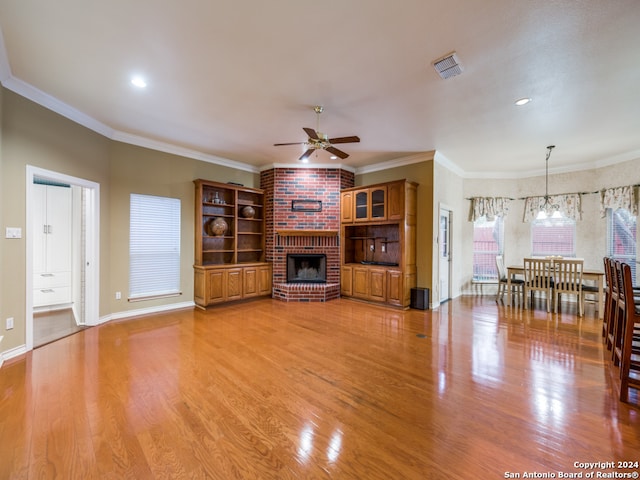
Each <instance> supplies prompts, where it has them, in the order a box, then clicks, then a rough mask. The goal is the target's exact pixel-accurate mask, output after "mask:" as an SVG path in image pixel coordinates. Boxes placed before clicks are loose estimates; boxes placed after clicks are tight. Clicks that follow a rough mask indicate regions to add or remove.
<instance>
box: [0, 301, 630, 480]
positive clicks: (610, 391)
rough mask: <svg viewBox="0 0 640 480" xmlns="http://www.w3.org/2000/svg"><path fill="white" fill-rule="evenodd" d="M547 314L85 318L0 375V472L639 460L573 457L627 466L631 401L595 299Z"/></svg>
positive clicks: (86, 475)
mask: <svg viewBox="0 0 640 480" xmlns="http://www.w3.org/2000/svg"><path fill="white" fill-rule="evenodd" d="M563 307H564V312H562V313H559V314H553V313H551V314H547V312H546V311H545V309H544V305H542V304H540V305H538V306H537V308H536V309H534V310H527V311H524V310H521V309H518V308H513V309H512V308H510V307H504V306H502V305H498V304H496V302H495V301H494V298H493V297H462V298H458V299H455V300H453V301H450V302H448V303H446V304H445V305H443V306H442V307H441V309H440V310H436V311H433V312H432V311H420V310H409V311H398V310H394V309H390V308H384V307H376V306H371V305H367V304H364V303H359V302H356V301H353V300H347V299H340V300H334V301H330V302H327V303H314V304H297V303H283V302H279V301H274V300H271V299H260V300H255V301H251V302H248V303H242V304H236V305H226V306H218V307H215V308H212V309H210V310H208V311H200V310H182V311H178V312H172V313H166V314H161V315H151V316H145V317H140V318H136V319H129V320H126V321H120V322H116V321H114V322H110V323H107V324H105V325H102V326H100V327H93V328H88V329H85V330H83V331H81V332H79V333H76V334H74V335H71V336H69V337H66V338H64V339H61V340H59V341H56V342H53V343H50V344H48V345H45V346H43V347H41V348H38V349H36V350H33V351H32V352H29V353H28V354H26V355H25V356H23V357H21V358H17V359H13V360H10V361H7V362H5V364H4V366H3V367H2V369H0V478H2V479H9V478H17V479H20V478H64V479H80V478H82V479H90V478H96V479H120V478H132V479H147V478H162V479H165V478H166V479H181V478H185V479H197V478H214V479H225V480H227V479H235V478H239V479H272V478H273V479H289V478H291V479H313V478H340V479H422V478H434V479H439V478H443V479H444V478H446V479H471V478H473V479H493V478H496V479H497V478H517V477H516V476H512V477H509V476H508V475H509V474H510V473H512V474H516V473H518V474H520V475H521V477H520V478H526V477H522V475H524V473H525V472H528V473H529V474H531V473H532V472H536V473H547V472H553V473H555V474H556V477H555V478H558V472H569V473H583V474H584V475H586V474H587V473H588V472H600V471H601V472H607V473H611V472H619V473H624V472H632V471H640V468H632V469H619V468H617V467H615V466H614V468H604V467H605V466H600V467H598V468H593V467H587V468H581V467H580V466H575V463H576V462H617V461H632V462H637V461H639V460H640V409H638V407H637V406H632V405H628V404H623V403H620V402H619V401H618V400H617V393H616V392H615V385H616V382H615V380H616V373H617V372H615V370H613V369H610V366H609V361H608V360H604V359H603V357H604V352H603V346H602V341H601V336H600V328H601V321H600V320H598V319H597V318H595V317H594V313H593V307H592V306H588V307H587V312H586V316H585V317H584V318H583V319H579V318H578V317H576V316H575V312H573V311H572V310H571V307H566V306H564V305H563ZM567 310H569V311H567ZM605 351H606V349H605ZM633 401H634V402H636V403H637V402H638V397H637V395H636V396H635V397H634V398H633ZM530 478H531V477H530ZM594 478H606V477H594ZM634 478H635V477H634Z"/></svg>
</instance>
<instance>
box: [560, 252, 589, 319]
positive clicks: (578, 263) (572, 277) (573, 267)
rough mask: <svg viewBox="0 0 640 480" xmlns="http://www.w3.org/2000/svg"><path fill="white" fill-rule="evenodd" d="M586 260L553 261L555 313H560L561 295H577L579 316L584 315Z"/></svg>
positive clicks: (567, 259) (562, 259) (565, 259)
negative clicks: (583, 278) (583, 274)
mask: <svg viewBox="0 0 640 480" xmlns="http://www.w3.org/2000/svg"><path fill="white" fill-rule="evenodd" d="M583 267H584V260H579V259H576V258H561V259H556V260H554V261H553V279H554V281H553V294H554V311H555V312H556V313H558V306H559V305H560V295H563V294H564V295H575V296H576V301H577V302H578V314H579V316H581V317H582V316H583V315H584V295H583V292H582V270H583Z"/></svg>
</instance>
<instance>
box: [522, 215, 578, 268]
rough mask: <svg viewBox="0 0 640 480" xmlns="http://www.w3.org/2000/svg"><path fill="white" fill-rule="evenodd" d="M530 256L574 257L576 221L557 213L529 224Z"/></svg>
mask: <svg viewBox="0 0 640 480" xmlns="http://www.w3.org/2000/svg"><path fill="white" fill-rule="evenodd" d="M531 255H532V256H534V257H546V256H549V255H560V256H563V257H575V256H576V221H575V220H573V219H571V218H566V217H563V216H561V215H560V214H558V213H554V214H553V216H552V217H549V218H545V219H536V220H533V221H532V222H531Z"/></svg>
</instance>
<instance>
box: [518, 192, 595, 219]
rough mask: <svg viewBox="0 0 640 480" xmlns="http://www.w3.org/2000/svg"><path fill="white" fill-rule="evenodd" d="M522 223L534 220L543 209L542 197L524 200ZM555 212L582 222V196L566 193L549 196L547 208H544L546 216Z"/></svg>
mask: <svg viewBox="0 0 640 480" xmlns="http://www.w3.org/2000/svg"><path fill="white" fill-rule="evenodd" d="M524 200H525V201H524V216H523V219H522V220H523V221H524V222H530V221H532V220H535V219H536V217H537V216H538V213H539V212H540V210H543V209H544V197H527V198H525V199H524ZM555 211H559V212H560V213H563V214H564V215H565V216H566V217H568V218H573V219H574V220H582V196H581V195H580V194H579V193H567V194H563V195H549V207H547V208H546V213H547V215H548V216H551V215H553V213H554V212H555Z"/></svg>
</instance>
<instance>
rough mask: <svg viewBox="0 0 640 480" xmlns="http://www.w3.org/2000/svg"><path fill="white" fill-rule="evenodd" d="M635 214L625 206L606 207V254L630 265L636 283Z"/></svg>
mask: <svg viewBox="0 0 640 480" xmlns="http://www.w3.org/2000/svg"><path fill="white" fill-rule="evenodd" d="M636 232H637V230H636V216H635V215H633V214H632V213H631V212H629V210H627V209H625V208H618V209H615V210H613V209H611V208H607V256H609V257H612V258H614V259H616V260H619V261H621V262H624V263H626V264H628V265H629V266H630V267H631V273H632V275H633V283H634V285H635V284H636V245H637V242H636V238H637V237H636Z"/></svg>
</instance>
